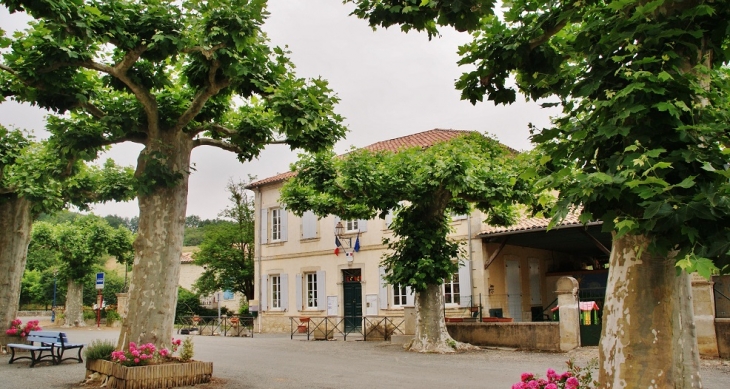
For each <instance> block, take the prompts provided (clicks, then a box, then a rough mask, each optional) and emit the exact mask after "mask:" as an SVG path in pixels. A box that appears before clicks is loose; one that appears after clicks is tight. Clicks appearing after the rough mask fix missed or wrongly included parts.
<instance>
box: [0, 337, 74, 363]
mask: <svg viewBox="0 0 730 389" xmlns="http://www.w3.org/2000/svg"><path fill="white" fill-rule="evenodd" d="M25 340H26V341H28V342H30V344H22V343H10V344H8V345H7V347H8V349H10V352H11V353H12V356H11V357H10V361H9V362H8V363H13V362H15V361H17V360H19V359H30V361H31V362H30V367H33V366H35V364H36V363H38V362H40V361H41V360H43V359H44V358H51V360H52V362H53V364H54V365H57V364H59V363H61V362H63V361H66V360H69V359H75V360H77V361H78V362H79V363H82V362H83V359H82V358H81V349H82V348H83V347H84V345H83V344H80V343H69V342H68V337H66V334H65V333H63V332H58V331H31V332H30V333H29V334H28V336H27V337H26V338H25ZM16 349H18V350H28V351H30V355H31V356H30V357H26V356H20V357H16V356H15V350H16ZM70 349H78V350H79V352H78V357H68V358H63V353H64V351H66V350H70ZM46 351H47V352H48V353H47V354H46V355H44V352H46ZM36 352H38V355H36Z"/></svg>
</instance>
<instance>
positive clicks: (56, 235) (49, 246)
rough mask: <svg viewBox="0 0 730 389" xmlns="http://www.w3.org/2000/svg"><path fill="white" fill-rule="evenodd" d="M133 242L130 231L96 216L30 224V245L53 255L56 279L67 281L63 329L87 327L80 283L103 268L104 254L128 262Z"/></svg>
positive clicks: (121, 261) (82, 288)
mask: <svg viewBox="0 0 730 389" xmlns="http://www.w3.org/2000/svg"><path fill="white" fill-rule="evenodd" d="M132 242H133V236H132V232H131V231H129V230H128V229H127V228H126V227H123V226H120V227H117V228H112V227H111V226H110V225H109V223H108V222H107V221H106V220H104V219H103V218H101V217H99V216H96V215H84V216H81V217H78V218H76V219H74V220H73V221H71V222H66V223H61V224H50V223H47V222H36V223H35V224H34V225H33V233H32V241H31V246H32V247H33V248H34V249H46V250H49V251H51V252H54V253H55V254H56V256H57V262H58V263H59V265H60V266H59V273H60V276H59V277H60V278H61V279H65V280H66V282H67V289H66V304H65V309H66V311H65V315H66V326H71V325H78V326H85V325H86V324H85V323H84V315H83V313H84V311H83V301H84V295H83V290H84V285H83V281H84V280H88V279H89V275H91V274H93V273H94V272H96V271H97V270H98V268H99V267H100V266H101V265H103V262H104V258H105V256H106V255H111V256H114V257H115V258H116V260H117V261H118V262H119V263H127V262H128V260H129V258H130V257H132V253H133V251H134V249H133V247H132Z"/></svg>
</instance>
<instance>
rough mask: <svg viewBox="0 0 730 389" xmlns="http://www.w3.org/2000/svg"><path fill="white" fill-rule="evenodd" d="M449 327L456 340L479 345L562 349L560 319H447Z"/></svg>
mask: <svg viewBox="0 0 730 389" xmlns="http://www.w3.org/2000/svg"><path fill="white" fill-rule="evenodd" d="M446 328H447V329H448V331H449V334H450V335H451V337H452V338H454V340H457V341H459V342H465V343H471V344H473V345H475V346H491V347H515V348H520V349H524V350H542V351H561V350H560V325H559V323H558V322H536V323H447V324H446Z"/></svg>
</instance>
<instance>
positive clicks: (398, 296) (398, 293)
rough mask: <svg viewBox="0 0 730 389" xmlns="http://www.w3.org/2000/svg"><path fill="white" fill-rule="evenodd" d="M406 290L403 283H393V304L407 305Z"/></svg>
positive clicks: (395, 305)
mask: <svg viewBox="0 0 730 389" xmlns="http://www.w3.org/2000/svg"><path fill="white" fill-rule="evenodd" d="M407 296H408V290H407V289H406V287H405V285H401V284H396V285H393V306H394V307H402V306H405V305H408V303H407V301H408V300H407Z"/></svg>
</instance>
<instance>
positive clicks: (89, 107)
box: [78, 102, 106, 119]
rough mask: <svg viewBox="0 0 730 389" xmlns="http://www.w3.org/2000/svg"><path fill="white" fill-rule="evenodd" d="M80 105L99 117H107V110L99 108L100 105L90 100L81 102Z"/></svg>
mask: <svg viewBox="0 0 730 389" xmlns="http://www.w3.org/2000/svg"><path fill="white" fill-rule="evenodd" d="M78 106H79V107H81V108H83V109H85V110H86V111H87V112H88V113H89V114H90V115H91V116H93V117H95V118H97V119H102V118H104V117H106V112H104V111H102V110H101V109H99V107H97V106H95V105H94V104H91V103H89V102H86V103H79V104H78Z"/></svg>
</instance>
